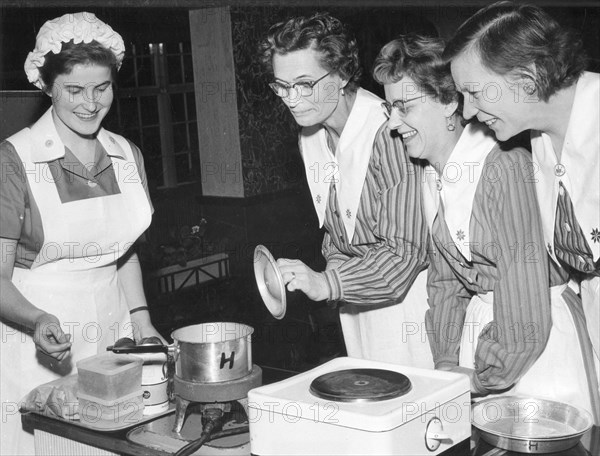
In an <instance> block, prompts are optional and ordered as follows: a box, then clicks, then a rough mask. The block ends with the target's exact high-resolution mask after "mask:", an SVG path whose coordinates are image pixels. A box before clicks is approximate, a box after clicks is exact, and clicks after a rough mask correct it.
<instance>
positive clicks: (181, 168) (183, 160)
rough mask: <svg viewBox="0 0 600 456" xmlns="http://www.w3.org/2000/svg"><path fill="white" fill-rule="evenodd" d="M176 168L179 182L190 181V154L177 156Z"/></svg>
mask: <svg viewBox="0 0 600 456" xmlns="http://www.w3.org/2000/svg"><path fill="white" fill-rule="evenodd" d="M175 169H176V170H177V182H189V181H190V180H191V177H192V176H191V173H190V164H189V155H188V154H181V155H176V156H175Z"/></svg>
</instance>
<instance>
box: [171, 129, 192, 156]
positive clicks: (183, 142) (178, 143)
mask: <svg viewBox="0 0 600 456" xmlns="http://www.w3.org/2000/svg"><path fill="white" fill-rule="evenodd" d="M186 126H187V124H179V125H173V136H174V138H173V143H174V145H175V153H177V152H181V151H184V150H188V149H189V144H188V138H187V128H186Z"/></svg>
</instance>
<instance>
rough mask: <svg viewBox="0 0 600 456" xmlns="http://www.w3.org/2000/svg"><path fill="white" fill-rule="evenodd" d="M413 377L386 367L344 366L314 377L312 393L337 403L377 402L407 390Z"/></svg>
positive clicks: (311, 385) (404, 392)
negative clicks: (410, 377)
mask: <svg viewBox="0 0 600 456" xmlns="http://www.w3.org/2000/svg"><path fill="white" fill-rule="evenodd" d="M410 389H411V383H410V380H409V379H408V377H407V376H406V375H403V374H401V373H400V372H395V371H390V370H385V369H345V370H340V371H334V372H328V373H327V374H323V375H320V376H319V377H317V378H315V379H314V380H313V381H312V383H311V384H310V392H311V393H312V394H314V395H315V396H317V397H320V398H322V399H328V400H331V401H337V402H377V401H385V400H387V399H393V398H395V397H399V396H402V395H404V394H406V393H408V392H409V391H410Z"/></svg>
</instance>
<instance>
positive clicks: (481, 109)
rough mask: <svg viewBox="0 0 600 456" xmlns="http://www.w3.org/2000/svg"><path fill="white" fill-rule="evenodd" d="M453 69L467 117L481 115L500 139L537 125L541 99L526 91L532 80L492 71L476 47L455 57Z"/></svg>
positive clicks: (479, 116) (510, 136) (480, 118)
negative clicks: (535, 122) (537, 109)
mask: <svg viewBox="0 0 600 456" xmlns="http://www.w3.org/2000/svg"><path fill="white" fill-rule="evenodd" d="M451 69H452V77H453V79H454V82H455V83H456V87H457V89H458V90H459V91H460V92H461V93H462V94H463V96H464V107H463V116H464V117H465V119H470V118H472V117H474V116H477V119H478V120H479V121H480V122H483V123H485V124H486V125H487V126H488V127H490V128H491V129H492V130H494V133H495V134H496V138H498V139H499V140H500V141H506V140H508V139H510V138H512V137H513V136H515V135H517V134H518V133H520V132H522V131H524V130H527V129H529V128H533V127H534V119H535V118H536V115H535V111H536V108H537V107H539V106H540V103H541V102H540V101H539V100H538V99H537V97H536V96H535V94H534V95H531V94H527V93H526V92H525V90H524V89H525V87H526V86H527V85H529V86H530V87H531V84H532V81H531V80H525V79H517V78H514V79H511V78H508V77H505V76H502V75H500V74H498V73H495V72H492V71H491V70H488V69H487V68H485V67H484V66H483V64H482V63H481V59H480V58H479V56H478V55H477V53H476V52H475V51H473V50H468V51H466V52H463V53H462V54H460V55H459V56H458V57H457V58H455V59H454V60H453V61H452V64H451Z"/></svg>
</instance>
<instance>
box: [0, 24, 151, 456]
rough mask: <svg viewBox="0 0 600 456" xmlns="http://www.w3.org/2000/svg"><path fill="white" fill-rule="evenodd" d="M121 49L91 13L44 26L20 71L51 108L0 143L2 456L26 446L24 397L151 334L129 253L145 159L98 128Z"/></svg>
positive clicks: (145, 214)
mask: <svg viewBox="0 0 600 456" xmlns="http://www.w3.org/2000/svg"><path fill="white" fill-rule="evenodd" d="M124 51H125V48H124V44H123V40H122V38H121V36H120V35H119V34H118V33H116V32H115V31H113V30H112V28H111V27H109V26H108V25H107V24H105V23H104V22H102V21H100V20H99V19H98V18H97V17H96V16H95V15H93V14H90V13H75V14H66V15H64V16H62V17H60V18H56V19H53V20H50V21H48V22H46V23H45V24H44V26H43V27H42V28H41V29H40V31H39V33H38V36H37V40H36V46H35V49H34V50H33V51H32V52H30V53H29V55H28V57H27V60H26V62H25V71H26V73H27V77H28V79H29V81H30V82H32V83H33V84H34V85H36V86H37V87H38V88H40V89H41V90H43V91H44V93H46V94H47V95H48V96H50V97H51V99H52V107H51V108H50V109H49V110H48V111H47V112H46V113H45V114H44V115H43V116H42V117H41V118H40V119H39V120H38V121H37V122H35V123H34V124H33V125H32V126H31V127H30V128H25V129H23V130H21V131H20V132H18V133H16V134H15V135H13V136H11V137H10V138H8V139H7V140H6V141H4V142H2V143H1V144H0V165H1V170H2V178H1V179H0V247H1V249H2V259H1V260H0V290H1V291H0V319H1V321H2V322H1V323H0V324H1V325H2V327H1V328H0V329H1V330H2V343H1V345H0V347H1V357H0V362H1V399H2V419H3V421H2V425H1V430H2V432H1V434H2V435H1V439H0V442H1V444H0V445H1V451H0V453H2V454H11V455H14V454H33V452H34V450H33V438H32V436H31V435H30V434H27V433H26V432H25V431H23V430H22V429H21V419H20V415H19V413H18V407H19V400H20V399H21V398H22V397H23V396H24V395H25V394H26V393H27V392H29V391H30V390H31V389H33V388H34V387H36V386H38V385H40V384H43V383H46V382H49V381H52V380H54V379H57V378H59V377H61V376H65V375H69V374H71V373H74V372H75V364H76V362H77V361H79V360H80V359H83V358H87V357H89V356H92V355H95V354H97V353H100V352H103V351H105V348H106V346H107V345H110V344H112V343H114V341H115V340H116V339H118V338H120V337H124V336H130V337H131V336H133V337H135V338H136V339H139V338H142V337H150V336H159V334H158V332H157V331H156V329H155V328H154V327H153V326H152V324H151V322H150V317H149V313H148V308H147V304H146V298H145V296H144V292H143V288H142V281H141V272H140V267H139V262H138V260H137V256H136V254H135V253H134V251H133V249H132V248H131V247H132V245H133V244H134V242H135V241H136V239H137V238H138V237H139V236H140V235H141V234H142V233H143V232H144V230H146V228H147V227H148V225H149V224H150V220H151V217H152V205H151V203H150V199H149V195H148V191H147V185H146V175H145V172H144V166H143V161H142V156H141V153H140V151H139V149H138V148H137V147H135V146H134V145H133V144H132V143H130V142H129V141H127V140H126V139H125V138H123V137H121V136H119V135H116V134H114V133H111V132H108V131H106V130H104V129H103V128H102V127H101V123H102V120H103V119H104V117H105V116H106V114H107V113H108V111H109V109H110V107H111V104H112V101H113V96H114V95H113V84H114V82H115V76H116V73H117V71H118V69H119V67H120V66H121V62H122V60H123V56H124Z"/></svg>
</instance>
